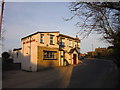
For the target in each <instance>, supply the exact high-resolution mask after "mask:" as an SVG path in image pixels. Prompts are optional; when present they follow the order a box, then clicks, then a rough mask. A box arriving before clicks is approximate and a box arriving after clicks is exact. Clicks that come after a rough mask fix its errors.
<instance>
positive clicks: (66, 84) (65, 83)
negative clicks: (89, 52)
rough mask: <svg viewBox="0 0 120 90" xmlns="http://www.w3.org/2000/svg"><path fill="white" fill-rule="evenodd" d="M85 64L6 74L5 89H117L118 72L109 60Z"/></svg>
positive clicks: (89, 61) (85, 61) (91, 60)
mask: <svg viewBox="0 0 120 90" xmlns="http://www.w3.org/2000/svg"><path fill="white" fill-rule="evenodd" d="M83 62H84V63H83V64H78V65H70V66H67V67H57V68H55V69H49V70H44V71H40V72H25V71H20V70H18V71H7V72H4V77H5V78H4V79H3V88H116V87H117V85H118V70H117V67H116V65H115V64H114V63H113V62H111V61H108V60H97V59H90V60H89V59H86V60H83Z"/></svg>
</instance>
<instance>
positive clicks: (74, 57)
mask: <svg viewBox="0 0 120 90" xmlns="http://www.w3.org/2000/svg"><path fill="white" fill-rule="evenodd" d="M76 61H77V60H76V54H73V64H77V62H76Z"/></svg>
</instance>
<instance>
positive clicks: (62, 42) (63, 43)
mask: <svg viewBox="0 0 120 90" xmlns="http://www.w3.org/2000/svg"><path fill="white" fill-rule="evenodd" d="M60 47H61V48H64V47H65V38H61V42H60Z"/></svg>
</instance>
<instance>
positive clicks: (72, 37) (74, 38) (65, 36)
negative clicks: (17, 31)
mask: <svg viewBox="0 0 120 90" xmlns="http://www.w3.org/2000/svg"><path fill="white" fill-rule="evenodd" d="M59 36H63V37H67V38H71V39H74V40H80V39H79V38H74V37H71V36H68V35H64V34H59Z"/></svg>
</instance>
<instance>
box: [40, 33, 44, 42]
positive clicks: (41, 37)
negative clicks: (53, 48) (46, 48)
mask: <svg viewBox="0 0 120 90" xmlns="http://www.w3.org/2000/svg"><path fill="white" fill-rule="evenodd" d="M40 43H44V34H41V35H40Z"/></svg>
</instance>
